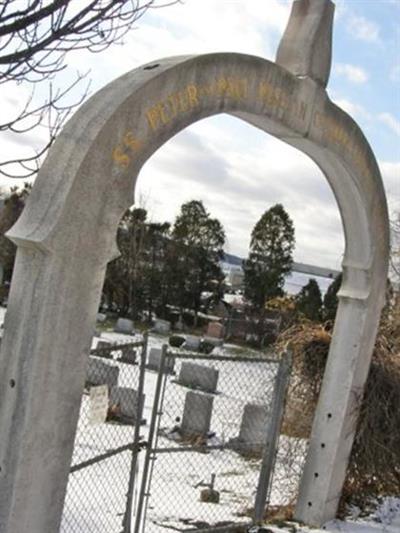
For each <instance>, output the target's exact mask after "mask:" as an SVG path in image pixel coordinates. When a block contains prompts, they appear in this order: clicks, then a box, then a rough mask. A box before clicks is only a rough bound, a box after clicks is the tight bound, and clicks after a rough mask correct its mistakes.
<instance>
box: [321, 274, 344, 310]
mask: <svg viewBox="0 0 400 533" xmlns="http://www.w3.org/2000/svg"><path fill="white" fill-rule="evenodd" d="M341 284H342V274H339V275H338V276H336V278H335V279H334V281H333V282H332V283H331V284H330V285H329V287H328V290H327V291H326V294H325V297H324V313H323V315H324V320H335V316H336V311H337V307H338V303H339V300H338V297H337V293H338V291H339V289H340V286H341Z"/></svg>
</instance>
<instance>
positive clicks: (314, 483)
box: [0, 0, 389, 533]
mask: <svg viewBox="0 0 400 533" xmlns="http://www.w3.org/2000/svg"><path fill="white" fill-rule="evenodd" d="M318 1H319V0H310V2H313V3H314V4H315V5H317V4H316V3H317V2H318ZM322 81H323V80H322V79H321V82H322ZM218 113H228V114H231V115H233V116H236V117H239V118H241V119H243V120H245V121H247V122H248V123H250V124H253V125H255V126H257V127H258V128H261V129H262V130H264V131H266V132H267V133H270V134H272V135H275V136H277V137H278V138H280V139H282V140H283V141H285V142H287V143H289V144H290V145H292V146H294V147H296V148H298V149H300V150H301V151H303V152H304V153H306V154H308V155H309V156H310V157H311V158H312V159H313V160H314V161H315V162H316V163H317V165H318V166H319V167H320V168H321V170H322V172H323V173H324V174H325V176H326V178H327V180H328V182H329V184H330V186H331V188H332V190H333V192H334V194H335V197H336V199H337V202H338V205H339V209H340V213H341V216H342V220H343V226H344V232H345V239H346V250H345V256H344V261H343V268H344V280H343V285H342V288H341V291H340V296H339V298H340V305H339V309H338V315H337V320H336V324H335V330H334V337H333V342H332V345H331V349H330V355H329V359H328V366H327V371H326V374H325V377H324V382H323V387H322V392H321V398H320V401H319V404H318V409H317V414H316V418H315V422H314V427H313V432H312V436H311V443H310V448H309V453H308V458H307V464H306V469H305V473H304V476H303V481H302V485H301V494H300V499H299V502H298V508H297V517H298V518H299V519H301V520H303V521H304V522H306V523H308V524H312V525H319V524H321V523H322V522H323V521H325V520H327V519H330V518H333V516H334V515H335V511H336V507H337V503H338V499H339V496H340V491H341V487H342V483H343V479H344V473H345V468H346V463H347V460H348V457H349V453H350V449H351V445H352V440H353V436H354V427H355V426H354V422H355V418H356V413H357V407H358V403H357V398H358V397H359V395H360V391H361V390H362V387H363V385H364V383H365V378H366V375H367V372H368V368H369V363H370V357H371V353H372V347H373V343H374V339H375V334H376V330H377V326H378V321H379V316H380V311H381V307H382V304H383V295H384V289H385V281H386V277H387V264H388V249H389V246H388V242H389V232H388V216H387V207H386V200H385V195H384V190H383V185H382V180H381V177H380V172H379V169H378V166H377V164H376V161H375V158H374V156H373V154H372V151H371V149H370V147H369V145H368V143H367V141H366V140H365V138H364V136H363V135H362V133H361V131H360V129H359V128H358V126H357V125H356V124H355V123H354V121H353V120H352V119H351V118H350V117H349V116H348V115H346V114H345V113H344V112H343V111H341V110H340V109H338V108H337V107H336V106H335V105H333V104H332V103H331V102H330V100H329V98H328V96H327V94H326V92H325V90H324V88H323V84H322V83H319V82H318V83H317V82H315V81H314V80H313V79H312V75H310V76H307V75H306V77H304V78H303V77H298V76H295V75H293V74H292V73H291V72H289V71H288V70H286V69H285V68H283V67H281V66H278V65H275V64H274V63H271V62H269V61H266V60H263V59H260V58H256V57H251V56H246V55H239V54H208V55H204V56H199V57H178V58H171V59H165V60H160V61H157V62H156V63H155V62H153V63H152V65H151V69H149V68H148V67H146V66H145V67H140V68H139V69H136V70H134V71H132V72H129V73H128V74H125V75H124V76H122V77H121V78H119V79H117V80H115V81H114V82H112V83H111V84H110V85H108V86H107V87H105V88H104V89H102V90H101V91H99V92H98V93H96V94H95V95H94V96H93V97H92V98H91V99H90V100H89V101H88V102H87V103H86V104H85V105H83V106H82V107H81V108H80V109H79V111H78V112H77V113H76V114H75V115H74V116H73V117H72V119H71V120H70V121H69V122H68V124H67V125H66V126H65V128H64V129H63V131H62V133H61V134H60V135H59V137H58V139H57V140H56V142H55V143H54V145H53V147H52V149H51V150H50V153H49V155H48V157H47V158H46V161H45V162H44V164H43V166H42V168H41V170H40V173H39V176H38V178H37V180H36V183H35V186H34V188H33V191H32V193H31V195H30V198H29V199H28V202H27V205H26V208H25V210H24V212H23V215H22V217H21V218H20V219H19V221H18V223H17V224H16V225H15V226H14V228H12V230H11V231H10V233H9V235H10V237H11V238H12V240H13V241H14V242H15V243H16V244H17V245H18V253H17V259H16V266H15V270H14V277H13V283H12V286H11V291H10V297H9V304H8V311H7V315H6V320H5V331H4V337H3V341H2V345H1V352H0V382H1V387H0V435H1V439H0V468H1V471H0V524H1V526H0V531H1V533H21V532H25V531H33V532H35V533H36V532H38V533H39V532H40V533H54V532H56V531H58V528H59V523H60V518H61V512H62V506H63V500H64V495H65V488H66V484H67V478H68V471H69V466H70V460H71V455H72V450H73V442H74V433H75V429H76V424H77V419H78V414H79V405H80V399H81V394H82V390H83V386H84V381H85V369H86V365H87V359H88V357H87V353H88V352H89V348H90V342H91V336H92V332H93V327H94V324H95V321H96V314H97V309H98V303H99V299H100V292H101V287H102V283H103V279H104V273H105V267H106V264H107V262H108V261H109V260H111V259H112V258H113V257H114V256H115V253H116V249H115V234H116V230H117V225H118V222H119V220H120V218H121V216H122V214H123V212H124V211H125V209H126V208H127V207H129V205H130V204H131V203H132V199H133V191H134V187H135V182H136V178H137V175H138V173H139V171H140V169H141V167H142V166H143V164H144V163H145V162H146V161H147V159H148V158H149V157H151V155H152V154H153V153H154V152H155V151H156V150H157V149H158V148H159V147H160V146H161V145H162V144H163V143H165V142H166V141H167V140H168V139H170V138H171V137H173V136H174V135H175V134H176V133H178V132H179V131H181V130H182V129H184V128H185V127H186V126H188V125H190V124H192V123H193V122H195V121H197V120H200V119H202V118H205V117H208V116H211V115H215V114H218ZM83 252H84V253H83ZM55 332H57V333H56V334H55ZM329 414H330V415H331V416H329V417H328V415H329ZM322 443H324V445H325V446H324V447H323V448H322V447H321V444H322ZM316 472H317V473H318V474H319V475H318V478H314V477H313V476H314V474H315V473H316ZM37 487H40V490H38V489H37ZM310 504H311V505H310Z"/></svg>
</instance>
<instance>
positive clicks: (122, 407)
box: [110, 387, 144, 420]
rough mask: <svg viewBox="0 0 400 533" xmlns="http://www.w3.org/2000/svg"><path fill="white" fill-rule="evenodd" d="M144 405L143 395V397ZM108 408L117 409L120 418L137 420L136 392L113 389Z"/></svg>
mask: <svg viewBox="0 0 400 533" xmlns="http://www.w3.org/2000/svg"><path fill="white" fill-rule="evenodd" d="M143 403H144V395H143ZM110 407H112V408H115V407H118V410H119V413H120V414H121V415H122V416H127V417H129V418H133V419H135V420H136V419H137V409H138V392H137V391H136V390H135V389H130V388H129V387H113V388H112V389H111V394H110Z"/></svg>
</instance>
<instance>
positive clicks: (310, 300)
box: [296, 279, 322, 322]
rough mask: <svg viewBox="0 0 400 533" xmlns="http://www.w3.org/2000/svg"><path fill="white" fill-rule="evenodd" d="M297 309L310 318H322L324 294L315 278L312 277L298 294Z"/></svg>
mask: <svg viewBox="0 0 400 533" xmlns="http://www.w3.org/2000/svg"><path fill="white" fill-rule="evenodd" d="M296 310H297V311H298V312H299V313H301V314H302V315H303V316H305V317H306V318H308V319H309V320H313V321H314V322H318V321H319V320H321V311H322V296H321V291H320V288H319V285H318V283H317V282H316V281H315V279H310V280H309V281H308V283H307V285H305V286H304V287H303V288H302V289H301V291H300V292H299V294H298V295H297V297H296Z"/></svg>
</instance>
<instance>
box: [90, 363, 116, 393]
mask: <svg viewBox="0 0 400 533" xmlns="http://www.w3.org/2000/svg"><path fill="white" fill-rule="evenodd" d="M118 377H119V368H118V367H117V366H113V365H109V364H107V363H104V362H103V361H101V360H100V359H96V358H94V357H89V363H88V367H87V370H86V383H87V384H88V385H108V386H109V388H110V389H111V388H112V387H115V386H116V385H118Z"/></svg>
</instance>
